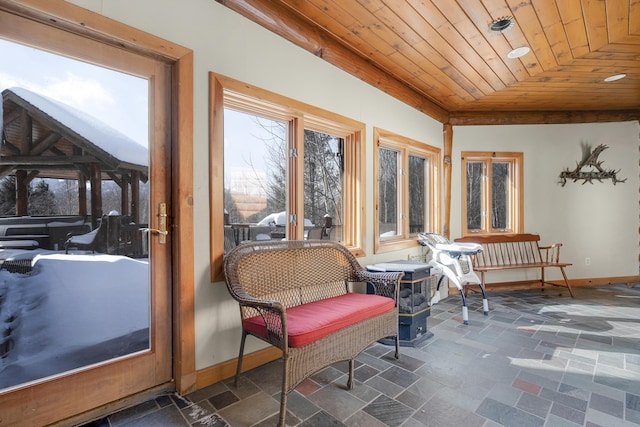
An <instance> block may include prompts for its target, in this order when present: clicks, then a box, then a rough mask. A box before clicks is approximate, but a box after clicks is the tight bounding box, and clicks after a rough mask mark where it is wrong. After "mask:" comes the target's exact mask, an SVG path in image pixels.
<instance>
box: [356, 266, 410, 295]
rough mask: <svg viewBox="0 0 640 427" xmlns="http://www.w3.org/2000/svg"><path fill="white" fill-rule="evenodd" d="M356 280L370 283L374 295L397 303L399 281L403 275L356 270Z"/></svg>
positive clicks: (401, 273)
mask: <svg viewBox="0 0 640 427" xmlns="http://www.w3.org/2000/svg"><path fill="white" fill-rule="evenodd" d="M356 274H357V275H358V279H359V280H361V281H363V282H367V283H371V284H372V285H373V289H374V292H375V293H376V295H382V296H385V297H389V298H393V300H394V301H396V303H397V302H398V292H399V291H400V279H401V278H402V276H403V275H404V273H403V272H398V271H393V272H373V271H367V270H364V269H363V270H358V271H357V272H356Z"/></svg>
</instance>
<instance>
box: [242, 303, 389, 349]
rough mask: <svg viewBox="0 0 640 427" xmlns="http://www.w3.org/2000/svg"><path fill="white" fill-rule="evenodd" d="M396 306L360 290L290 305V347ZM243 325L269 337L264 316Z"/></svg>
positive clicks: (247, 329) (299, 345)
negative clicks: (359, 292) (359, 291)
mask: <svg viewBox="0 0 640 427" xmlns="http://www.w3.org/2000/svg"><path fill="white" fill-rule="evenodd" d="M394 308H395V307H394V304H393V300H392V299H391V298H387V297H383V296H379V295H371V294H358V293H348V294H345V295H340V296H337V297H333V298H327V299H324V300H320V301H314V302H310V303H307V304H302V305H298V306H295V307H291V308H287V326H288V328H289V347H303V346H305V345H307V344H310V343H312V342H314V341H317V340H319V339H321V338H324V337H326V336H327V335H329V334H332V333H334V332H336V331H339V330H340V329H343V328H346V327H347V326H350V325H353V324H355V323H358V322H360V321H362V320H366V319H370V318H372V317H375V316H378V315H380V314H382V313H386V312H388V311H390V310H393V309H394ZM243 327H244V328H245V330H246V331H248V332H250V333H251V334H254V335H257V336H260V337H263V338H266V337H267V328H266V327H265V324H264V321H263V320H262V317H261V316H255V317H252V318H249V319H246V320H244V322H243Z"/></svg>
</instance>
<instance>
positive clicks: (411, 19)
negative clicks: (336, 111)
mask: <svg viewBox="0 0 640 427" xmlns="http://www.w3.org/2000/svg"><path fill="white" fill-rule="evenodd" d="M219 2H220V3H222V4H224V5H225V6H227V7H229V8H231V9H233V10H235V11H237V12H238V13H241V14H242V15H244V16H246V17H247V18H249V19H251V20H253V21H255V22H257V23H258V24H260V25H262V26H264V27H265V28H267V29H269V30H271V31H273V32H275V33H276V34H279V35H280V36H282V37H284V38H285V39H287V40H289V41H291V42H293V43H294V44H296V45H298V46H300V47H302V48H304V49H306V50H308V51H310V52H312V53H314V54H315V55H317V56H320V57H322V58H323V59H325V60H326V61H328V62H330V63H332V64H334V65H336V66H337V67H339V68H341V69H343V70H345V71H347V72H349V73H351V74H353V75H355V76H357V77H359V78H360V79H362V80H364V81H366V82H367V83H369V84H371V85H373V86H376V87H378V88H380V89H381V90H383V91H385V92H387V93H389V94H390V95H392V96H394V97H396V98H398V99H400V100H401V101H403V102H405V103H407V104H409V105H411V106H413V107H415V108H417V109H419V110H421V111H423V112H425V113H426V114H429V115H430V116H432V117H433V118H435V119H437V120H439V121H441V122H443V123H451V124H501V123H503V124H507V123H570V122H591V121H621V120H637V119H640V0H557V1H556V0H306V1H304V0H219ZM508 21H511V22H512V25H508V24H509V22H508ZM494 23H495V24H505V26H507V27H508V28H507V29H504V30H503V31H494V30H492V29H491V28H490V27H491V25H492V24H494ZM522 47H527V48H529V49H530V51H529V53H526V54H525V55H524V56H522V57H519V58H513V59H511V58H509V53H510V52H511V51H512V50H514V49H517V48H522ZM621 74H625V75H626V77H625V78H622V79H620V80H615V81H610V82H607V81H605V79H606V78H607V77H611V76H617V75H621Z"/></svg>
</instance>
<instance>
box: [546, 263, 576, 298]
mask: <svg viewBox="0 0 640 427" xmlns="http://www.w3.org/2000/svg"><path fill="white" fill-rule="evenodd" d="M554 267H558V268H559V269H560V272H561V273H562V277H563V278H564V286H565V287H566V288H567V289H568V290H569V295H571V298H573V289H571V285H570V284H569V279H567V273H565V272H564V267H563V266H560V265H558V266H554ZM540 269H541V270H542V273H541V274H540V284H541V287H542V290H544V284H545V283H548V284H550V285H554V286H562V285H558V284H556V283H551V282H547V281H546V280H544V267H541V268H540Z"/></svg>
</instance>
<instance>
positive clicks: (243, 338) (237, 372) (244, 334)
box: [233, 330, 247, 387]
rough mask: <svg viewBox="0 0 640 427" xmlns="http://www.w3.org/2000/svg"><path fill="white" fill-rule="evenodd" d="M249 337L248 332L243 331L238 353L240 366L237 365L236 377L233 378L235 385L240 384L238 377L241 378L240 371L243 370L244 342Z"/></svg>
mask: <svg viewBox="0 0 640 427" xmlns="http://www.w3.org/2000/svg"><path fill="white" fill-rule="evenodd" d="M246 339H247V333H246V332H245V331H244V330H243V331H242V339H241V340H240V354H239V355H238V366H236V377H235V378H234V380H233V385H234V386H236V387H237V386H238V378H240V372H241V371H242V355H243V354H244V342H245V341H246Z"/></svg>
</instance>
